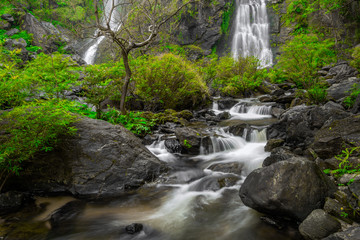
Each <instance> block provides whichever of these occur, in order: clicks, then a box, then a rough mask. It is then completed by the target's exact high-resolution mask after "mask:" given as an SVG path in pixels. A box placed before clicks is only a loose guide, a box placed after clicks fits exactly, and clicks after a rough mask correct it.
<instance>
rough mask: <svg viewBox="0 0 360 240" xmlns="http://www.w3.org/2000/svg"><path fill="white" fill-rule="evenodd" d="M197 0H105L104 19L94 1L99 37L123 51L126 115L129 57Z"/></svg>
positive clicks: (129, 71)
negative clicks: (179, 1) (107, 39)
mask: <svg viewBox="0 0 360 240" xmlns="http://www.w3.org/2000/svg"><path fill="white" fill-rule="evenodd" d="M195 1H196V0H184V1H183V2H182V3H181V4H178V1H167V0H107V1H106V0H104V5H103V7H102V9H103V17H102V18H100V16H99V11H98V10H99V6H98V5H99V3H98V1H97V0H94V7H95V16H96V27H97V29H98V30H99V32H98V33H99V34H98V36H106V37H108V38H110V39H111V40H112V41H113V42H115V43H116V44H117V45H118V46H119V47H120V51H121V56H122V59H123V62H124V67H125V73H126V75H125V79H124V84H123V87H122V93H121V101H120V110H121V113H122V114H126V108H125V98H126V94H127V91H128V86H129V83H130V80H131V75H132V72H131V69H130V65H129V53H130V52H131V50H133V49H137V48H142V47H144V46H147V45H149V44H150V43H151V42H152V41H153V40H154V38H155V37H156V36H157V35H158V34H159V31H160V29H161V28H162V27H163V26H164V25H165V23H167V22H168V21H169V20H170V19H172V18H173V17H174V16H175V15H177V14H179V13H180V11H181V10H182V9H184V8H185V7H186V6H187V5H188V4H190V3H194V2H195Z"/></svg>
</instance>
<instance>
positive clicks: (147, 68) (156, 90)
mask: <svg viewBox="0 0 360 240" xmlns="http://www.w3.org/2000/svg"><path fill="white" fill-rule="evenodd" d="M133 79H134V80H135V81H136V83H135V93H136V94H137V95H138V96H140V97H141V98H142V99H143V100H144V101H146V102H147V103H148V104H155V105H156V104H159V103H160V104H163V106H164V108H172V109H179V108H192V107H195V106H197V105H200V104H201V103H203V101H204V99H206V98H207V96H208V91H207V87H206V85H205V83H204V82H203V80H202V78H201V76H200V74H199V73H198V71H197V69H196V67H195V66H194V65H193V64H192V63H191V62H190V61H188V60H186V59H183V58H181V57H179V56H176V55H174V54H171V53H168V54H163V55H160V56H146V57H142V58H138V59H137V60H136V63H134V74H133Z"/></svg>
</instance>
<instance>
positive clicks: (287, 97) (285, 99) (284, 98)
mask: <svg viewBox="0 0 360 240" xmlns="http://www.w3.org/2000/svg"><path fill="white" fill-rule="evenodd" d="M295 97H296V96H295V93H293V92H285V94H284V95H281V96H280V97H278V98H277V99H276V102H277V103H281V104H291V102H292V101H293V100H294V99H295Z"/></svg>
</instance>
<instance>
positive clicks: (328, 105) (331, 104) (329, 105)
mask: <svg viewBox="0 0 360 240" xmlns="http://www.w3.org/2000/svg"><path fill="white" fill-rule="evenodd" d="M324 108H325V109H329V110H330V109H334V110H345V109H344V107H343V106H341V105H340V104H338V103H336V102H333V101H329V102H327V103H326V104H325V105H324Z"/></svg>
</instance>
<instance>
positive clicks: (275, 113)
mask: <svg viewBox="0 0 360 240" xmlns="http://www.w3.org/2000/svg"><path fill="white" fill-rule="evenodd" d="M284 112H285V110H284V109H281V108H277V107H273V108H271V115H273V116H274V117H276V118H279V117H280V116H281V114H283V113H284Z"/></svg>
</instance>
